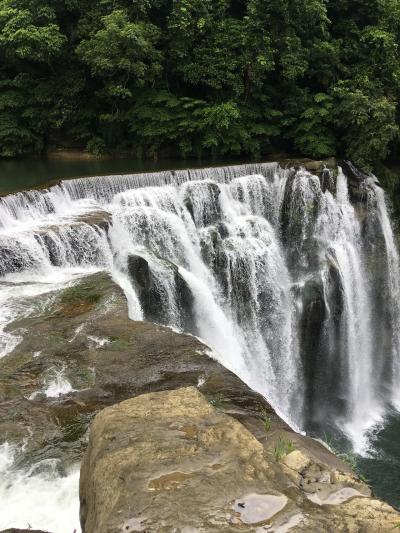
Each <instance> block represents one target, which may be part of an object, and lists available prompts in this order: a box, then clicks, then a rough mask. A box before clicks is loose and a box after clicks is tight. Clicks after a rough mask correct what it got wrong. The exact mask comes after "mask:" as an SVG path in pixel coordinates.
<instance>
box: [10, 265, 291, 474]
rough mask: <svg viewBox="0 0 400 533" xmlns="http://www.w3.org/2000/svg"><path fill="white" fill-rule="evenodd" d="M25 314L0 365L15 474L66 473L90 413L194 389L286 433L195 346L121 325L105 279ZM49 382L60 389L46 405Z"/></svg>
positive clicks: (118, 301) (117, 292)
mask: <svg viewBox="0 0 400 533" xmlns="http://www.w3.org/2000/svg"><path fill="white" fill-rule="evenodd" d="M31 303H32V302H27V303H26V305H27V308H29V305H30V304H31ZM29 313H30V314H29V316H26V317H25V318H21V319H19V320H17V321H15V322H14V323H13V324H12V325H11V326H10V327H9V331H10V332H12V333H15V334H20V335H21V336H22V341H21V342H20V344H19V345H18V346H17V347H16V348H15V349H14V350H13V352H12V353H10V354H9V355H8V356H6V357H4V358H2V359H0V442H4V441H8V442H11V443H20V442H22V441H23V440H25V442H26V444H25V447H24V451H23V452H21V454H19V460H20V462H21V465H23V464H25V463H28V464H29V463H31V462H33V461H37V460H42V459H46V458H54V457H55V458H59V459H61V460H62V464H63V465H65V467H67V466H68V465H70V464H71V463H74V462H76V461H78V460H80V458H81V455H82V452H83V450H84V449H85V448H86V442H87V429H88V426H89V423H90V421H91V420H92V418H93V416H94V415H95V414H96V413H97V412H98V411H99V410H101V409H103V408H104V407H107V406H110V405H113V404H114V403H117V402H120V401H122V400H125V399H127V398H131V397H133V396H137V395H139V394H143V393H145V392H151V391H160V390H165V389H174V388H177V387H182V386H189V385H194V386H199V388H200V389H201V390H202V391H203V392H204V393H205V394H206V395H207V397H208V398H209V400H210V401H211V402H212V403H214V404H216V405H219V406H223V407H224V408H225V409H227V410H229V411H230V412H232V413H234V414H235V415H236V416H239V417H244V418H247V417H249V416H255V415H257V413H259V412H260V410H261V409H263V410H265V411H266V412H268V413H269V416H271V417H272V418H274V419H276V420H277V421H279V423H280V424H281V425H283V426H285V424H284V423H283V422H281V421H280V419H279V418H278V417H277V416H276V415H275V414H274V412H273V410H272V409H271V408H270V407H269V405H268V404H267V403H266V402H265V400H264V399H263V398H262V397H261V396H259V395H258V394H256V393H254V392H253V391H251V390H250V389H249V388H248V387H247V386H246V385H245V384H244V383H243V382H242V381H241V380H240V379H239V378H237V377H236V376H235V375H234V374H232V373H231V372H229V371H228V370H226V369H225V368H224V367H223V366H222V365H220V364H219V363H218V362H217V361H215V360H214V359H213V358H212V357H210V356H209V354H210V351H209V350H208V348H207V347H206V346H204V345H203V344H202V343H201V342H200V341H198V340H197V339H196V338H195V337H193V336H190V335H180V334H178V333H176V332H174V331H172V330H170V329H167V328H164V327H161V326H157V325H154V324H151V323H148V322H133V321H131V320H129V318H128V311H127V304H126V299H125V297H124V294H123V292H122V290H121V289H120V288H119V287H117V286H116V285H115V284H114V283H113V282H112V280H111V279H110V278H109V276H108V275H106V274H102V273H99V274H94V275H92V276H88V277H86V278H84V279H81V280H80V281H79V283H77V284H76V285H74V286H73V287H70V288H67V289H65V290H64V291H62V292H60V293H51V294H48V295H45V296H42V297H40V298H37V299H36V300H35V301H34V302H33V307H32V308H31V310H30V312H29ZM57 379H58V380H61V381H63V382H65V384H68V385H69V386H68V387H67V389H64V391H63V388H61V389H60V390H61V392H62V393H61V394H60V395H59V396H57V397H54V396H51V385H52V383H53V384H54V382H56V381H57ZM56 384H57V383H56ZM49 389H50V390H49ZM56 390H57V389H56ZM285 427H286V426H285Z"/></svg>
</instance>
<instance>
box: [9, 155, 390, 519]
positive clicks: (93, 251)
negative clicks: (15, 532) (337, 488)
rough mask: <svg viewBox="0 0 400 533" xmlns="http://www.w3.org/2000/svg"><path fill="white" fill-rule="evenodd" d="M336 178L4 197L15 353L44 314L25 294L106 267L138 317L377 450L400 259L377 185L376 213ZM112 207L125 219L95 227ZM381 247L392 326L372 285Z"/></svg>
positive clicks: (289, 414) (73, 188) (253, 170)
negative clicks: (97, 215)
mask: <svg viewBox="0 0 400 533" xmlns="http://www.w3.org/2000/svg"><path fill="white" fill-rule="evenodd" d="M331 181H332V180H331ZM333 181H336V187H335V188H334V189H333V188H332V187H328V188H326V187H325V185H324V184H321V180H320V179H319V178H318V177H317V176H313V175H312V174H310V173H309V172H306V171H305V170H301V169H300V170H296V171H295V170H290V169H282V168H280V167H279V166H278V165H277V164H260V165H243V166H239V167H225V168H216V169H203V170H188V171H177V172H162V173H156V174H144V175H130V176H129V175H128V176H114V177H109V176H108V177H98V178H88V179H78V180H72V181H67V182H62V183H60V184H59V185H57V186H55V187H52V188H51V189H50V190H48V191H36V192H32V193H18V194H16V195H10V196H8V197H5V198H3V199H1V200H0V276H1V277H0V302H1V304H2V306H3V307H2V309H4V312H3V313H2V317H1V319H0V355H5V354H7V353H10V352H11V351H12V349H13V348H14V347H15V345H16V343H18V341H19V339H18V338H16V337H12V336H10V334H9V333H7V332H6V331H5V328H6V325H7V324H8V323H9V322H11V321H12V320H14V319H15V318H16V317H17V316H20V315H21V314H22V315H23V314H26V313H28V312H29V310H27V309H22V308H21V307H20V305H19V297H20V295H25V294H35V293H37V294H40V293H43V292H46V291H51V290H55V289H56V288H58V287H60V286H62V285H64V286H65V284H68V283H71V282H73V281H74V279H75V278H76V277H77V276H80V275H83V274H84V273H87V272H89V271H95V270H106V271H108V272H110V274H111V275H112V277H113V279H114V280H115V281H116V282H117V283H118V284H119V285H120V286H121V288H122V289H123V290H124V292H125V295H126V297H127V300H128V304H129V315H130V318H132V319H136V320H142V319H151V320H155V321H157V322H160V323H163V324H167V325H169V326H172V327H174V328H177V329H180V330H186V331H189V332H191V333H193V334H195V335H198V336H199V337H201V338H202V339H203V340H204V341H205V343H206V344H208V345H209V346H210V347H211V348H212V349H213V350H214V354H215V357H217V358H218V360H219V361H220V362H221V363H222V364H224V365H225V366H226V367H227V368H229V369H230V370H232V371H234V372H235V373H236V374H238V375H239V376H240V377H241V378H242V379H243V380H244V381H246V382H247V383H248V384H249V385H250V386H251V387H252V388H253V389H255V390H257V391H258V392H260V393H261V394H263V395H264V396H265V397H266V398H267V399H268V400H269V401H270V402H271V403H272V405H273V406H274V407H275V408H276V410H277V411H278V413H279V414H281V415H282V416H283V417H284V418H285V419H286V420H288V421H289V422H290V423H291V424H292V425H293V426H295V427H298V428H303V429H311V430H312V431H315V432H317V433H318V432H320V434H321V431H322V430H323V428H324V424H328V425H331V426H332V424H336V425H337V426H338V427H339V428H340V429H341V430H342V431H344V432H345V433H346V434H347V435H348V437H349V438H350V439H351V440H352V442H353V445H354V448H355V449H356V451H358V452H364V451H365V450H366V448H367V439H366V435H367V432H368V430H369V428H370V427H371V426H372V425H373V424H375V423H376V422H377V421H379V419H380V417H381V416H382V414H383V412H384V409H385V406H386V405H387V404H388V403H390V402H392V403H393V404H394V405H396V406H397V407H400V397H399V395H398V394H396V391H397V389H398V388H399V384H400V340H399V339H400V304H399V301H400V281H399V276H400V267H399V256H398V252H397V249H396V246H395V241H394V236H393V232H392V229H391V226H390V220H389V215H388V211H387V208H386V205H385V198H384V194H383V191H382V190H381V189H380V188H379V186H378V185H377V184H376V183H375V181H374V180H369V181H368V179H366V183H365V186H366V187H367V189H368V194H369V197H370V200H371V201H370V203H369V205H368V206H367V207H365V206H362V207H361V208H360V207H357V206H354V205H353V203H352V202H351V201H350V197H349V190H348V186H347V180H346V177H345V176H344V174H343V173H342V172H340V171H339V173H338V176H337V179H336V180H333ZM367 182H368V183H367ZM99 209H101V210H102V211H103V212H107V213H109V214H110V215H111V222H108V221H106V222H105V224H101V227H100V226H98V225H96V222H95V221H94V222H93V223H90V222H88V221H87V220H86V221H82V220H80V217H82V215H83V214H87V213H88V212H91V211H98V210H99ZM371 243H372V244H371ZM376 243H378V244H379V243H384V244H383V245H382V244H379V246H384V248H385V250H384V251H385V257H386V273H384V274H382V273H380V274H379V276H380V278H379V279H380V280H381V281H380V283H381V284H382V287H384V286H385V287H386V289H385V290H387V294H388V297H390V302H391V303H390V314H389V315H390V316H389V317H388V318H387V317H386V318H385V320H386V322H385V324H383V318H382V319H381V318H380V316H379V309H378V307H377V306H376V305H375V302H374V292H373V290H372V288H371V287H372V285H373V284H374V279H375V276H377V271H376V267H375V266H374V265H375V264H376V261H377V257H378V256H379V246H378V244H376ZM375 308H376V309H375ZM388 329H389V330H390V332H391V339H390V349H391V354H390V357H391V366H390V370H388V369H387V364H386V363H385V362H384V361H385V358H387V354H383V355H382V357H380V360H381V363H380V372H378V373H377V372H376V371H375V365H374V361H375V359H376V358H377V357H376V353H377V350H378V351H379V350H380V351H381V352H383V351H384V350H385V349H386V345H385V348H383V347H382V346H379V342H378V341H377V340H376V339H379V338H380V337H379V336H378V335H374V332H375V331H377V332H378V330H379V331H381V332H382V331H386V330H388ZM384 380H386V381H388V383H383V381H384ZM60 383H61V381H60ZM60 383H59V385H60ZM62 385H63V386H64V385H65V383H62ZM60 387H61V385H60ZM386 388H387V389H388V390H390V394H385V392H382V391H385V390H386ZM57 390H58V389H57ZM59 390H61V389H59ZM2 525H3V524H2V523H0V526H2ZM16 525H17V524H16ZM20 525H24V524H20ZM34 525H35V526H36V524H34Z"/></svg>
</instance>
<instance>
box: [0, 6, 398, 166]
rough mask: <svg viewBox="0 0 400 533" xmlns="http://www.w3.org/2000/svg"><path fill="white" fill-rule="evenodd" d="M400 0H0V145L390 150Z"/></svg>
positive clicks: (394, 143)
mask: <svg viewBox="0 0 400 533" xmlns="http://www.w3.org/2000/svg"><path fill="white" fill-rule="evenodd" d="M399 45H400V0H99V1H97V2H93V1H90V0H0V87H1V88H0V156H1V157H15V156H18V155H21V154H27V153H37V154H43V153H45V152H46V151H47V150H48V149H49V147H52V146H66V147H82V148H85V149H86V150H88V151H89V152H91V153H93V154H95V155H100V154H104V153H113V152H118V151H128V152H129V153H132V154H134V155H135V156H137V157H148V158H159V157H163V156H164V155H166V154H168V155H171V154H173V155H174V156H182V157H203V156H206V155H207V156H211V157H218V156H221V155H229V156H230V155H249V156H253V157H258V156H261V155H263V154H267V153H269V152H271V151H272V150H282V151H286V152H290V153H293V154H298V155H301V156H306V157H312V158H323V157H329V156H332V155H334V154H340V155H343V156H344V157H348V158H351V159H352V160H353V161H354V162H355V163H356V164H358V165H360V166H362V167H363V168H366V169H368V168H373V167H374V166H375V165H376V164H377V163H379V162H381V161H383V160H385V159H386V158H387V157H388V156H389V155H390V154H392V157H395V156H396V154H398V152H399V151H400V150H399V142H400V141H399V121H400V117H399V112H398V101H399V96H400V56H399Z"/></svg>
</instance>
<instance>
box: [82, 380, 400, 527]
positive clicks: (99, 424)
mask: <svg viewBox="0 0 400 533" xmlns="http://www.w3.org/2000/svg"><path fill="white" fill-rule="evenodd" d="M290 455H292V456H291V457H290ZM287 459H288V460H287V461H286V462H287V463H289V464H290V466H291V468H290V467H289V466H287V465H286V464H283V463H279V462H277V460H276V458H275V457H274V456H273V455H272V454H271V453H270V452H269V451H268V447H266V446H265V443H263V442H260V440H258V439H257V438H256V437H255V435H254V434H253V433H251V432H250V431H249V430H248V429H247V428H246V427H245V426H244V425H243V424H242V423H240V422H239V421H238V420H236V419H234V418H232V417H231V416H229V415H227V414H226V413H223V412H222V411H220V410H219V409H216V408H215V407H213V406H212V405H211V404H210V403H209V402H208V401H207V399H206V398H205V397H204V396H203V395H202V394H201V393H200V392H199V391H198V390H197V389H196V388H195V387H186V388H181V389H178V390H173V391H164V392H156V393H149V394H144V395H142V396H138V397H136V398H133V399H130V400H127V401H124V402H122V403H120V404H117V405H114V406H112V407H108V408H106V409H104V410H103V411H101V412H100V413H99V414H98V415H97V416H96V418H95V419H94V422H93V423H92V426H91V431H90V438H89V446H88V449H87V452H86V454H85V456H84V459H83V463H82V468H81V480H80V499H81V524H82V531H83V532H84V533H118V532H121V533H123V532H125V533H132V532H136V531H142V532H146V533H150V532H152V533H153V532H154V533H164V532H165V533H169V532H176V533H178V532H182V533H197V532H206V533H217V532H218V533H221V532H231V531H238V532H246V533H262V532H269V533H271V532H275V533H278V532H280V533H283V532H287V531H289V530H290V531H293V533H294V532H299V531H303V532H313V533H326V532H332V533H336V532H337V531H343V532H347V533H376V532H377V531H379V532H385V531H392V530H393V528H394V527H395V526H396V524H397V523H399V522H400V517H399V514H398V513H397V512H396V511H395V510H394V509H392V508H391V507H390V506H389V505H387V504H385V503H383V502H380V501H378V500H374V499H372V498H371V497H369V493H368V490H367V488H366V487H365V486H363V485H362V484H361V483H360V482H357V480H356V479H355V478H354V479H352V478H351V477H350V476H348V475H345V474H340V473H339V472H337V471H334V470H332V471H330V470H327V468H328V467H327V466H326V465H325V466H324V465H319V464H317V463H314V462H312V461H311V460H309V459H307V458H306V457H305V456H303V454H300V452H296V453H295V452H292V454H289V455H288V456H287ZM300 459H301V460H300ZM306 459H307V460H306ZM297 467H299V468H301V474H298V473H297V472H295V470H294V469H293V468H295V469H297ZM287 472H291V473H292V474H293V473H296V475H297V478H296V476H295V477H294V479H295V480H296V479H298V482H296V481H295V482H293V481H291V480H292V479H293V476H290V475H288V474H287ZM327 472H328V473H329V476H326V475H325V474H326V473H327ZM338 476H339V478H340V477H341V476H342V477H343V478H346V479H343V480H342V481H344V482H345V483H342V481H340V479H337V480H336V481H335V480H334V478H335V477H338ZM352 485H353V486H352ZM357 486H359V488H360V490H365V492H366V493H365V494H363V493H362V492H359V490H357V489H356V488H354V487H357Z"/></svg>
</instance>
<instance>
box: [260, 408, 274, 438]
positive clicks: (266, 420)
mask: <svg viewBox="0 0 400 533" xmlns="http://www.w3.org/2000/svg"><path fill="white" fill-rule="evenodd" d="M260 420H261V422H262V423H263V426H264V429H265V433H269V431H270V430H271V427H272V420H271V418H270V417H269V414H268V412H267V410H266V409H264V408H261V416H260Z"/></svg>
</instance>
